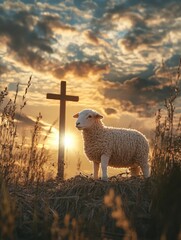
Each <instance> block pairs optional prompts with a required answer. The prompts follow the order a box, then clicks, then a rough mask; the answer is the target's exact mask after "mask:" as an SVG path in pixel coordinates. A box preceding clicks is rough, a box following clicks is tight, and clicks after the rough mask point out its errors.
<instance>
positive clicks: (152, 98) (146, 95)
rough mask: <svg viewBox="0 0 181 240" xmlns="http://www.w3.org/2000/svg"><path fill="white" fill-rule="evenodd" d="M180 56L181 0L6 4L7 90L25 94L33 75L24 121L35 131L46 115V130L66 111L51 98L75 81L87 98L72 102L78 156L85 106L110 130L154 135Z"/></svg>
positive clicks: (73, 89)
mask: <svg viewBox="0 0 181 240" xmlns="http://www.w3.org/2000/svg"><path fill="white" fill-rule="evenodd" d="M180 57H181V1H180V0H150V1H149V0H146V1H140V0H129V1H126V0H109V1H106V0H85V1H84V0H82V1H81V0H65V1H58V0H46V1H38V0H35V1H32V0H24V1H18V0H17V1H1V0H0V90H3V89H4V87H6V86H7V87H8V90H9V93H10V96H13V94H14V93H15V90H16V85H17V83H20V85H19V86H20V87H19V90H20V92H19V94H20V96H22V95H23V92H24V89H25V88H26V84H27V82H28V80H29V77H30V76H31V75H32V84H31V87H30V89H29V93H28V95H27V106H26V107H25V108H24V110H23V113H24V115H23V116H21V117H20V116H19V119H18V120H19V121H20V123H21V125H22V126H24V127H27V126H30V125H32V124H33V122H34V119H35V118H36V116H37V115H38V113H39V112H41V113H42V115H43V121H44V127H46V126H48V125H47V124H52V122H54V121H55V120H56V119H57V118H58V111H59V103H58V101H55V100H47V99H46V94H47V93H59V88H60V87H59V85H60V81H61V80H65V81H67V94H71V95H75V96H79V98H80V101H79V102H78V103H76V102H69V103H67V118H66V127H67V132H69V133H71V134H72V135H73V136H74V138H75V143H74V151H73V149H71V151H72V152H73V154H74V155H75V152H76V153H78V154H79V152H80V155H81V154H82V153H81V152H82V146H81V147H80V145H81V144H82V142H81V140H80V135H81V134H80V132H79V131H77V130H76V129H75V127H74V124H75V119H73V118H72V115H74V114H75V113H76V112H77V111H80V110H81V109H84V108H93V109H96V110H97V111H99V112H100V113H101V114H103V115H104V121H105V123H106V124H108V125H114V126H119V127H122V126H123V127H134V128H137V129H138V130H142V131H144V132H145V133H148V132H149V131H151V129H152V128H153V127H154V115H155V112H156V110H157V109H158V108H159V106H163V102H164V99H165V98H166V97H168V96H169V94H170V89H171V87H172V84H173V81H174V80H175V79H176V75H177V68H178V64H179V59H180ZM171 80H172V81H171ZM180 100H181V98H178V99H177V112H181V106H180V105H179V101H180ZM20 101H21V98H20V99H19V104H21V102H20ZM56 126H57V127H58V124H57V125H56ZM54 131H55V132H56V129H54ZM55 135H56V134H54V136H55ZM55 140H57V138H55V137H54V139H52V142H53V143H55ZM53 145H54V144H53ZM69 151H70V150H69ZM83 161H84V160H83Z"/></svg>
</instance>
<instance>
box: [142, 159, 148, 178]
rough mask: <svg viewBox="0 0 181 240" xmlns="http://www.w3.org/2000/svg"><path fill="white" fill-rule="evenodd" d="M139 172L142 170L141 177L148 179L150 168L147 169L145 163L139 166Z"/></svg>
mask: <svg viewBox="0 0 181 240" xmlns="http://www.w3.org/2000/svg"><path fill="white" fill-rule="evenodd" d="M141 170H142V172H143V176H144V177H145V178H148V177H149V176H150V167H149V164H148V162H147V163H145V164H144V165H143V166H141Z"/></svg>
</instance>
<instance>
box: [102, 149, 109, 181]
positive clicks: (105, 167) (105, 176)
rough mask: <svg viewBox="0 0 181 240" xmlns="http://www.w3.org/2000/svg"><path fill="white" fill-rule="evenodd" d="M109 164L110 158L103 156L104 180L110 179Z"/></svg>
mask: <svg viewBox="0 0 181 240" xmlns="http://www.w3.org/2000/svg"><path fill="white" fill-rule="evenodd" d="M108 163H109V157H108V156H106V155H104V154H103V155H102V156H101V169H102V180H107V179H108V175H107V166H108Z"/></svg>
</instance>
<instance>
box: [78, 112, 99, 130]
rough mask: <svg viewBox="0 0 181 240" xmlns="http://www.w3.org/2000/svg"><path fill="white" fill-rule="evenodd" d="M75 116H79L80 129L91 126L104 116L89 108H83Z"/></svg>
mask: <svg viewBox="0 0 181 240" xmlns="http://www.w3.org/2000/svg"><path fill="white" fill-rule="evenodd" d="M73 117H74V118H77V121H76V127H77V128H78V129H79V130H83V129H87V128H90V127H91V126H92V125H93V124H94V123H95V121H99V120H100V119H102V118H103V116H102V115H100V114H99V113H97V112H96V111H94V110H89V109H86V110H83V111H81V112H80V113H77V114H75V115H74V116H73Z"/></svg>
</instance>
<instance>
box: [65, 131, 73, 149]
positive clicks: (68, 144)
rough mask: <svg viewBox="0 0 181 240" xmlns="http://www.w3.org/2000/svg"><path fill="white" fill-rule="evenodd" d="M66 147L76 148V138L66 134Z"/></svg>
mask: <svg viewBox="0 0 181 240" xmlns="http://www.w3.org/2000/svg"><path fill="white" fill-rule="evenodd" d="M64 146H65V148H73V147H74V136H73V135H72V134H70V133H66V134H65V137H64Z"/></svg>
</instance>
